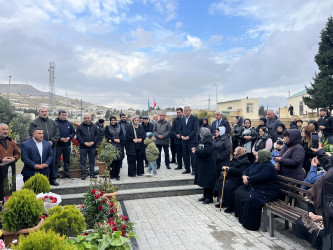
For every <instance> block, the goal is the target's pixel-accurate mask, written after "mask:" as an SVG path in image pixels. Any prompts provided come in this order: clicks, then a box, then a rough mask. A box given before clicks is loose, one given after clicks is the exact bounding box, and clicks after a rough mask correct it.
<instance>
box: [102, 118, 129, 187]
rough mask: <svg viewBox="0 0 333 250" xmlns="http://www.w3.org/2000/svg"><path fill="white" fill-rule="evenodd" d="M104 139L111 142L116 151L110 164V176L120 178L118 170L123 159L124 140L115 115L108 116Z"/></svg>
mask: <svg viewBox="0 0 333 250" xmlns="http://www.w3.org/2000/svg"><path fill="white" fill-rule="evenodd" d="M104 132H105V139H106V143H111V144H112V145H114V146H115V147H116V149H117V151H118V156H117V159H116V160H114V161H113V162H112V163H111V165H110V169H111V171H110V178H111V179H113V178H116V180H117V181H119V180H120V176H119V172H120V167H121V165H122V161H123V159H124V147H123V144H124V141H123V131H122V129H121V127H120V124H118V123H117V118H116V117H115V116H111V117H110V125H108V126H106V127H105V130H104Z"/></svg>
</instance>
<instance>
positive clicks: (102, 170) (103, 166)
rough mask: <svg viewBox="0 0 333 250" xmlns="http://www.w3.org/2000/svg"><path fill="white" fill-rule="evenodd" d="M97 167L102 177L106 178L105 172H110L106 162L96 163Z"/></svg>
mask: <svg viewBox="0 0 333 250" xmlns="http://www.w3.org/2000/svg"><path fill="white" fill-rule="evenodd" d="M95 166H98V169H99V175H100V176H104V175H105V171H106V170H108V167H107V166H106V163H105V162H104V161H96V162H95Z"/></svg>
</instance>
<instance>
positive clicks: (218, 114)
mask: <svg viewBox="0 0 333 250" xmlns="http://www.w3.org/2000/svg"><path fill="white" fill-rule="evenodd" d="M215 119H216V120H215V121H213V123H212V126H211V128H210V131H211V132H212V136H213V137H215V132H216V129H217V128H218V127H222V126H223V127H225V133H226V134H227V135H230V124H229V122H228V120H227V119H223V118H222V113H221V112H219V111H216V112H215Z"/></svg>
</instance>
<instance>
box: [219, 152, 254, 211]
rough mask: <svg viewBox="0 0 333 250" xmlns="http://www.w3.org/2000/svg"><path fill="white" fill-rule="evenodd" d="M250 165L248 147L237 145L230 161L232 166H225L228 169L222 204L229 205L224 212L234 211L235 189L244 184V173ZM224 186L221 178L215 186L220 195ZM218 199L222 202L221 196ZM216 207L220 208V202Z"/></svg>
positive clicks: (224, 168)
mask: <svg viewBox="0 0 333 250" xmlns="http://www.w3.org/2000/svg"><path fill="white" fill-rule="evenodd" d="M250 165H251V163H250V162H249V160H248V159H247V155H246V149H245V148H242V147H237V148H236V149H235V152H234V158H233V159H232V160H231V162H230V166H225V165H224V166H223V170H224V171H227V176H226V180H225V184H224V192H223V201H222V206H223V207H227V209H226V210H224V212H226V213H232V212H233V211H234V204H235V203H234V199H235V191H236V189H237V188H238V187H239V186H241V185H242V184H243V183H242V173H243V171H244V170H245V169H246V168H248V167H249V166H250ZM222 186H223V182H222V178H221V180H218V181H217V182H216V184H215V188H214V191H215V192H217V193H218V197H220V196H221V191H222ZM218 201H219V202H220V198H219V200H218ZM215 207H217V208H219V207H220V203H218V204H216V205H215Z"/></svg>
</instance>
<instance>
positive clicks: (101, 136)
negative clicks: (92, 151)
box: [96, 119, 105, 148]
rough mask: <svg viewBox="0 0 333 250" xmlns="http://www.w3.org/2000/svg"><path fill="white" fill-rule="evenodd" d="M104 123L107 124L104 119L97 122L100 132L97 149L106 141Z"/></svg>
mask: <svg viewBox="0 0 333 250" xmlns="http://www.w3.org/2000/svg"><path fill="white" fill-rule="evenodd" d="M104 122H105V121H104V119H99V120H98V122H96V126H97V131H98V141H97V145H96V147H97V148H98V147H99V146H100V145H101V144H102V142H103V139H104V135H105V128H104Z"/></svg>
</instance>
